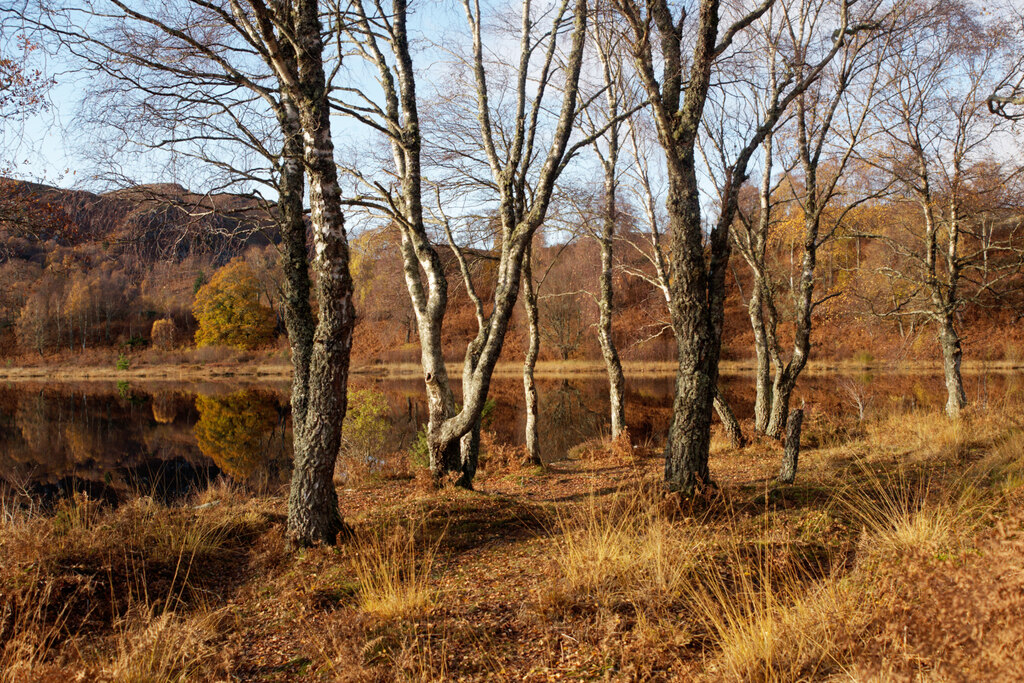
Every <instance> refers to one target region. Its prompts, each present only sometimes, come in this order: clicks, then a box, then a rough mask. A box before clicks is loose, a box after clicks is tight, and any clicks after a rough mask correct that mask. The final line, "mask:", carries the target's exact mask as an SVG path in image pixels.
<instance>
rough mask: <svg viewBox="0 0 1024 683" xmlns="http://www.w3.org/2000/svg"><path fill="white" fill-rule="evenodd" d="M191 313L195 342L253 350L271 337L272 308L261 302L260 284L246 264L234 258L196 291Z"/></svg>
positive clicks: (272, 328) (272, 331) (272, 332)
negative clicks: (194, 326) (193, 317)
mask: <svg viewBox="0 0 1024 683" xmlns="http://www.w3.org/2000/svg"><path fill="white" fill-rule="evenodd" d="M192 313H193V315H195V317H196V321H197V322H198V323H199V329H197V330H196V344H197V345H198V346H210V345H213V344H223V345H225V346H234V347H236V348H240V349H254V348H256V347H258V346H261V345H263V344H266V343H267V342H269V341H270V340H271V339H272V338H273V336H274V328H275V324H276V319H275V316H274V311H273V310H272V309H271V308H270V307H269V306H265V305H263V304H262V303H260V285H259V281H258V280H257V278H256V274H255V273H254V272H253V271H252V268H250V267H249V265H248V264H247V263H246V262H245V261H243V260H241V259H235V260H233V261H231V263H229V264H228V265H226V266H224V267H223V268H221V269H220V270H218V271H217V272H216V273H215V274H214V276H213V277H212V278H210V281H209V282H208V283H206V284H205V285H203V286H202V287H200V288H199V291H197V292H196V299H195V303H194V304H193V305H192Z"/></svg>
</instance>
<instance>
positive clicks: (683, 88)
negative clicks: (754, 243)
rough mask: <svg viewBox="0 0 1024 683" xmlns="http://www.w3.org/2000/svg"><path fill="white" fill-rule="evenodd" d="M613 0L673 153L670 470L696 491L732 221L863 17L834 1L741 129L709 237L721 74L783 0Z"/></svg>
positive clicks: (662, 138) (667, 150) (703, 482)
mask: <svg viewBox="0 0 1024 683" xmlns="http://www.w3.org/2000/svg"><path fill="white" fill-rule="evenodd" d="M614 4H615V6H616V8H617V9H618V11H619V12H620V13H621V14H622V17H623V20H624V22H625V23H626V25H627V26H628V32H629V42H630V47H631V50H632V56H633V60H634V63H635V65H636V69H637V71H638V73H639V78H640V80H641V82H642V84H643V86H644V89H645V90H646V92H647V95H648V99H649V100H650V103H651V112H652V116H653V118H654V121H655V128H656V130H657V134H658V141H659V143H660V145H661V148H662V151H663V153H664V155H665V161H666V169H667V170H666V174H667V183H668V193H667V196H666V200H665V201H666V208H667V213H668V220H669V234H670V245H671V247H670V260H669V270H670V273H669V285H670V288H671V293H672V296H671V300H670V306H671V319H672V327H673V329H674V331H675V337H676V343H677V347H678V362H679V368H678V371H677V374H676V387H675V399H674V403H673V420H672V427H671V430H670V433H669V445H668V448H667V449H666V451H667V454H666V461H665V480H666V484H667V485H668V487H669V488H670V489H673V490H679V491H682V492H683V493H684V494H690V493H692V492H694V491H696V490H698V489H701V488H703V487H705V486H707V485H709V484H710V483H711V477H710V473H709V471H708V448H709V444H710V428H711V411H712V409H713V405H714V398H715V394H716V392H717V384H718V361H719V355H720V351H721V341H722V324H723V319H724V303H725V278H726V273H727V271H728V265H729V252H730V244H729V229H730V226H731V225H732V222H733V220H734V218H735V216H736V208H737V198H738V192H739V188H740V187H741V186H742V184H743V183H744V181H745V180H746V177H747V167H748V165H749V163H750V160H751V158H752V157H753V155H754V154H755V152H756V151H757V149H758V148H759V146H760V145H761V143H762V142H763V140H764V137H765V136H766V135H767V134H768V133H769V132H770V131H771V130H772V129H773V128H774V127H775V125H776V123H777V122H778V120H779V118H780V117H781V116H782V113H783V112H784V111H786V109H787V108H788V107H789V105H790V104H791V103H792V101H793V100H794V99H795V98H796V96H797V95H799V94H800V93H801V92H803V91H804V90H806V88H807V87H808V86H809V85H810V84H811V83H813V82H814V81H815V80H816V79H817V78H818V76H819V75H820V73H821V71H822V69H823V68H824V67H825V65H827V64H828V63H829V62H830V61H831V60H832V58H833V57H834V56H835V54H836V53H837V52H838V51H839V49H840V48H841V47H842V45H843V43H844V42H845V40H846V38H847V36H848V34H849V32H851V31H855V30H857V29H858V28H859V27H858V26H857V24H856V23H855V22H851V17H850V5H849V4H848V3H846V2H840V3H838V6H837V7H834V9H835V14H836V16H835V18H834V22H835V23H834V24H833V27H832V30H829V31H828V32H827V33H825V34H824V35H818V36H817V40H815V41H814V50H812V51H809V52H808V53H807V54H804V55H798V56H796V57H797V60H798V61H797V64H799V65H800V69H799V70H797V69H794V70H792V71H791V72H790V73H788V74H787V76H786V80H785V82H784V83H783V87H781V88H780V89H779V96H778V97H777V98H776V99H775V100H774V101H773V102H771V103H770V104H769V106H768V107H767V108H766V115H765V116H764V117H763V121H762V122H761V123H760V124H759V125H757V126H756V127H755V128H753V129H752V130H748V131H745V132H744V133H743V134H742V135H740V136H739V138H738V143H737V145H736V147H737V148H738V151H737V152H736V153H735V154H730V155H729V158H730V162H729V163H728V164H727V167H726V176H725V177H726V178H727V181H726V183H725V184H724V186H723V187H722V191H721V200H720V201H719V206H718V212H717V213H718V215H717V217H716V218H714V219H713V220H709V221H708V223H709V225H710V226H711V227H710V230H709V231H708V233H707V240H706V241H705V228H704V217H703V211H702V207H701V192H700V184H699V182H698V176H697V164H696V143H697V137H698V135H699V134H700V125H701V121H702V119H703V115H704V107H705V104H706V102H707V99H708V95H709V91H710V89H711V83H712V74H713V73H714V72H715V69H716V66H717V65H718V63H719V62H720V61H721V60H722V59H723V58H725V57H727V56H729V53H730V50H731V49H732V48H733V46H734V43H735V42H736V40H737V38H739V37H743V38H744V40H746V39H747V38H746V34H745V32H746V31H747V29H748V28H749V27H750V26H751V25H752V24H753V23H754V22H756V21H758V20H759V19H760V18H761V17H762V16H763V15H764V14H765V13H766V12H767V11H768V9H769V8H770V7H771V6H772V5H773V4H775V0H765V1H764V2H763V3H762V4H759V5H757V6H755V7H753V8H752V9H749V8H746V7H741V8H739V9H737V10H736V12H735V13H729V15H728V16H723V8H722V7H721V5H720V4H719V2H718V1H717V0H704V1H703V2H701V3H700V4H699V6H698V8H697V12H696V16H695V17H691V15H690V14H689V13H688V12H687V11H686V10H684V9H682V8H678V9H677V8H674V7H673V6H672V5H670V4H669V3H668V2H667V0H646V1H645V2H638V1H637V0H614ZM829 9H832V7H830V8H829ZM819 30H820V29H819ZM794 66H796V65H794ZM706 252H707V254H706Z"/></svg>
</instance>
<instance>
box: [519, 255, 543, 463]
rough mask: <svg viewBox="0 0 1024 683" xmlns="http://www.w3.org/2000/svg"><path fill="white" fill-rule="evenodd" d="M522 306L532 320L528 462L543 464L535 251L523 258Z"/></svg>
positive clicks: (526, 381) (526, 370)
mask: <svg viewBox="0 0 1024 683" xmlns="http://www.w3.org/2000/svg"><path fill="white" fill-rule="evenodd" d="M523 307H524V308H525V309H526V319H527V320H528V321H529V335H530V341H529V344H528V346H527V348H526V357H525V359H524V360H523V396H524V399H525V403H526V462H527V464H530V465H543V464H544V461H543V459H541V454H540V439H539V437H538V434H537V385H536V383H535V382H534V380H533V371H534V368H536V366H537V355H538V352H539V351H540V327H539V324H538V311H537V292H536V290H534V287H533V248H532V247H530V248H528V249H527V250H526V255H525V256H524V257H523Z"/></svg>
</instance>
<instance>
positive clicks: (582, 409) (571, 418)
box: [538, 379, 604, 459]
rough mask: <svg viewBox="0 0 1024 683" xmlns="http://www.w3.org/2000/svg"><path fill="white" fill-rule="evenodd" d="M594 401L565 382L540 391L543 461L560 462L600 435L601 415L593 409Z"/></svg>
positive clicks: (598, 403) (602, 415) (602, 421)
mask: <svg viewBox="0 0 1024 683" xmlns="http://www.w3.org/2000/svg"><path fill="white" fill-rule="evenodd" d="M588 398H589V400H588ZM593 398H594V397H587V396H585V395H584V393H583V391H582V390H581V389H580V387H579V386H577V383H576V382H570V381H569V380H567V379H562V380H559V381H557V382H555V383H553V384H551V385H549V386H548V387H545V388H544V390H542V391H541V392H540V415H539V416H538V417H539V420H540V429H539V431H540V434H541V439H542V440H543V442H544V444H543V448H542V449H541V452H542V453H543V454H545V457H546V458H549V459H551V458H554V459H561V458H563V457H565V454H566V453H568V452H569V449H571V448H572V447H573V446H575V445H576V444H578V443H580V442H581V441H586V440H587V439H592V438H594V437H596V436H599V435H600V434H601V429H602V427H603V426H604V419H603V418H604V414H603V413H601V412H598V410H596V408H597V407H598V406H599V405H600V401H595V400H593Z"/></svg>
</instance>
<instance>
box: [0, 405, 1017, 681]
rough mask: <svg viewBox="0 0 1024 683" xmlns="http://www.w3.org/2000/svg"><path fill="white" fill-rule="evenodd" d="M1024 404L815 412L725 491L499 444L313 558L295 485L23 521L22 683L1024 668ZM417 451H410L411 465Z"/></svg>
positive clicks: (626, 453)
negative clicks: (793, 459)
mask: <svg viewBox="0 0 1024 683" xmlns="http://www.w3.org/2000/svg"><path fill="white" fill-rule="evenodd" d="M1022 424H1024V401H1022V397H1021V395H1020V392H1017V391H1014V392H1010V391H1008V392H1007V394H1006V396H1005V397H1004V399H1003V400H1002V401H1001V403H1000V404H999V405H990V406H988V407H987V408H986V409H985V410H974V411H971V412H969V413H968V414H967V415H965V416H964V417H963V418H961V419H960V420H958V421H955V422H951V421H948V420H946V419H944V418H943V417H942V416H941V415H938V414H935V413H932V412H924V411H910V412H899V413H893V414H890V415H886V416H883V417H878V418H877V419H873V420H870V421H866V422H863V423H861V422H856V421H848V422H836V421H834V420H829V419H826V418H825V417H821V418H819V417H817V416H812V417H811V418H810V419H809V421H808V423H807V424H806V426H805V439H804V448H805V450H804V452H803V453H802V454H801V460H800V471H799V473H798V475H797V482H796V484H794V485H789V486H784V485H780V484H778V483H777V482H776V481H775V476H776V474H777V472H778V467H779V457H780V450H781V449H780V447H779V445H778V444H777V443H776V442H773V441H769V440H763V439H762V440H755V441H753V442H752V443H751V444H749V445H747V446H745V447H744V448H741V449H738V450H737V449H732V448H730V447H729V446H728V444H727V443H726V442H725V441H724V440H723V439H722V438H721V437H720V436H719V435H716V437H715V441H714V443H713V456H712V461H711V471H712V475H713V477H714V478H715V481H716V483H717V489H716V490H714V491H713V492H711V493H708V494H707V495H705V496H702V497H700V498H698V499H695V500H684V499H681V498H679V497H678V496H675V495H672V494H665V493H664V492H663V491H662V490H661V487H660V486H659V481H660V477H661V469H662V461H661V459H660V457H659V454H658V453H657V452H655V451H654V450H653V449H651V448H646V447H642V446H637V445H633V444H629V443H628V441H627V440H625V439H620V440H618V441H616V442H610V443H609V442H600V441H595V442H593V443H591V444H588V445H584V446H582V447H577V448H576V449H574V450H573V452H572V454H571V457H570V459H568V460H565V461H562V462H556V463H552V464H550V465H549V466H548V467H547V468H544V469H539V468H527V467H523V466H521V465H519V464H518V462H519V453H518V452H517V451H516V450H515V449H511V448H508V447H502V446H500V445H494V444H487V445H488V446H489V447H488V448H487V454H486V455H487V457H486V460H485V461H484V462H483V468H482V473H481V476H480V477H479V478H478V482H477V483H478V486H477V489H478V490H476V491H473V492H467V491H461V490H453V489H442V490H436V489H434V488H433V487H432V486H431V485H430V483H429V478H428V477H427V476H425V473H424V472H423V471H422V470H413V469H412V468H411V466H409V465H407V464H403V463H396V464H395V466H394V467H390V468H387V469H386V470H382V471H378V472H371V473H368V474H366V476H365V477H364V478H363V480H362V481H360V482H358V483H357V484H353V485H350V486H351V487H350V488H343V489H340V490H339V499H340V504H341V508H342V510H343V513H344V514H345V517H346V520H347V521H348V522H349V524H351V525H352V527H353V529H354V531H353V535H352V536H351V537H350V538H348V539H347V540H346V541H345V542H344V543H341V544H340V545H339V546H337V547H332V548H317V549H310V550H305V551H302V552H298V553H292V552H290V551H289V550H288V548H287V546H286V543H285V536H284V514H285V505H286V503H285V499H284V497H283V494H282V493H281V492H274V493H255V492H253V491H248V490H245V489H244V488H242V487H240V486H238V485H233V484H230V483H227V482H222V483H219V484H217V485H215V486H214V487H213V488H211V489H209V490H207V491H203V492H200V493H197V494H196V495H195V496H194V498H193V499H191V500H190V501H189V502H188V504H187V505H183V506H177V507H172V508H167V507H162V506H160V505H158V504H157V503H155V502H153V501H152V500H151V499H149V498H146V497H144V496H140V497H139V498H138V499H137V500H135V501H132V502H129V503H127V504H124V505H122V506H120V507H117V508H105V507H100V506H99V504H98V503H95V502H93V501H89V500H86V499H83V498H77V499H75V500H72V501H68V502H66V503H64V504H61V505H60V506H58V508H57V509H56V510H50V511H38V510H35V511H33V510H26V509H24V508H23V507H19V506H18V505H16V504H15V503H14V502H13V501H8V502H7V503H5V505H4V506H3V507H2V508H0V512H2V522H0V681H29V680H31V681H69V680H81V681H91V680H102V681H143V680H146V681H163V680H189V681H220V680H223V681H282V682H283V681H321V680H324V681H328V680H344V681H348V680H351V681H391V680H416V681H428V680H437V681H463V680H464V681H478V680H496V681H506V680H508V681H513V680H514V681H549V680H616V681H617V680H637V681H648V680H743V681H749V680H765V681H768V680H778V681H790V680H807V679H810V680H826V679H840V678H841V679H851V678H852V679H854V680H865V681H867V680H965V681H967V680H970V681H977V680H1024V428H1022ZM396 457H397V456H396Z"/></svg>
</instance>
